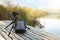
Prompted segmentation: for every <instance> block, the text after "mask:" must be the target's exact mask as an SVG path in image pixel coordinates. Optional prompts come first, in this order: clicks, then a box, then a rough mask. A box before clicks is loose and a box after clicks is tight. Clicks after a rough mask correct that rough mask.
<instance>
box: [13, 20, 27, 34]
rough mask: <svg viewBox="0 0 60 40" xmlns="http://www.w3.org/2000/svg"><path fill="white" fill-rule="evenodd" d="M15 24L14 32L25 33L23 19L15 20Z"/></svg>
mask: <svg viewBox="0 0 60 40" xmlns="http://www.w3.org/2000/svg"><path fill="white" fill-rule="evenodd" d="M15 26H16V27H15V29H14V30H15V32H16V33H25V32H26V25H25V22H24V20H19V21H17V22H16V25H15Z"/></svg>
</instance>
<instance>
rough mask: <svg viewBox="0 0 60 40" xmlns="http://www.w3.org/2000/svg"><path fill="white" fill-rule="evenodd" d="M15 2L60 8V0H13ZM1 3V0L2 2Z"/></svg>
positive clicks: (22, 4)
mask: <svg viewBox="0 0 60 40" xmlns="http://www.w3.org/2000/svg"><path fill="white" fill-rule="evenodd" d="M12 1H13V3H14V4H17V5H20V6H27V7H33V8H34V7H38V8H42V9H50V8H60V0H12ZM0 3H1V2H0Z"/></svg>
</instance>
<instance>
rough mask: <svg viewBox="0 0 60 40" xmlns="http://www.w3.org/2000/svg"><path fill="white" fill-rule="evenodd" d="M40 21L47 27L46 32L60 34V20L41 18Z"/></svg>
mask: <svg viewBox="0 0 60 40" xmlns="http://www.w3.org/2000/svg"><path fill="white" fill-rule="evenodd" d="M38 21H39V22H40V23H41V24H43V25H44V26H45V27H44V28H43V29H44V30H45V31H48V32H52V33H56V34H60V19H53V18H40V19H38Z"/></svg>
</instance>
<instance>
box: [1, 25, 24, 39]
mask: <svg viewBox="0 0 60 40" xmlns="http://www.w3.org/2000/svg"><path fill="white" fill-rule="evenodd" d="M0 28H1V29H2V28H3V29H2V30H3V31H4V32H5V33H6V34H7V33H9V31H10V30H9V29H8V30H7V29H4V26H2V27H0ZM7 35H8V34H7ZM10 37H11V38H13V39H18V40H20V39H21V40H23V38H21V37H20V36H19V35H17V34H15V33H13V32H11V34H10Z"/></svg>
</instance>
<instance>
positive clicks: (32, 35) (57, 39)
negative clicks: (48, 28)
mask: <svg viewBox="0 0 60 40" xmlns="http://www.w3.org/2000/svg"><path fill="white" fill-rule="evenodd" d="M10 22H11V21H0V40H60V35H56V34H52V33H49V32H45V31H43V30H40V29H38V28H34V27H31V26H27V27H29V28H30V29H31V30H28V29H26V30H27V32H26V33H23V34H16V33H15V32H14V30H12V32H11V34H10V36H8V33H9V31H10V29H11V26H12V25H11V26H10V27H8V28H7V29H5V27H6V26H7V25H8V24H9V23H10Z"/></svg>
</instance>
